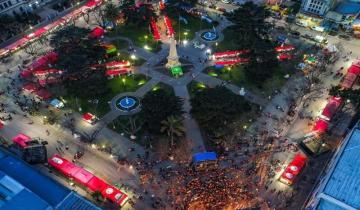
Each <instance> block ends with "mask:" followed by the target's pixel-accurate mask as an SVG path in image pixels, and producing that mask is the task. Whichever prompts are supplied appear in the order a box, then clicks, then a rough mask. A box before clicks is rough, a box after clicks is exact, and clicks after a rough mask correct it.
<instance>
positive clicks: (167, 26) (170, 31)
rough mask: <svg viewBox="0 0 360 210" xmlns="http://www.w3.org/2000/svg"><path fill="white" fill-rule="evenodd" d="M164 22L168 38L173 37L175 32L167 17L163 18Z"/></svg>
mask: <svg viewBox="0 0 360 210" xmlns="http://www.w3.org/2000/svg"><path fill="white" fill-rule="evenodd" d="M164 22H165V26H166V29H167V34H168V36H169V37H172V36H174V34H175V31H174V29H173V27H172V24H171V21H170V18H169V17H168V16H166V15H165V16H164Z"/></svg>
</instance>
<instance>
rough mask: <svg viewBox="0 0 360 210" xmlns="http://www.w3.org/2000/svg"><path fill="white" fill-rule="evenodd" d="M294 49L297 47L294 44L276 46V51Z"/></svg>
mask: <svg viewBox="0 0 360 210" xmlns="http://www.w3.org/2000/svg"><path fill="white" fill-rule="evenodd" d="M294 49H295V47H294V46H293V45H282V46H278V47H275V51H276V52H285V51H291V50H294Z"/></svg>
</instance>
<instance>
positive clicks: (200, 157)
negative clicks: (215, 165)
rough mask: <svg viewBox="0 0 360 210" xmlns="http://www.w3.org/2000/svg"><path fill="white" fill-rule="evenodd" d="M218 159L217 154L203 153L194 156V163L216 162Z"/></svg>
mask: <svg viewBox="0 0 360 210" xmlns="http://www.w3.org/2000/svg"><path fill="white" fill-rule="evenodd" d="M216 159H217V155H216V153H215V152H201V153H196V154H194V155H193V161H194V163H199V162H203V161H214V160H216Z"/></svg>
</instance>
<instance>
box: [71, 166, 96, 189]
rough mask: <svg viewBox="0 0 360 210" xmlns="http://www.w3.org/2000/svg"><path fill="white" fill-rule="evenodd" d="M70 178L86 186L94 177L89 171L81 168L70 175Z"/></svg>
mask: <svg viewBox="0 0 360 210" xmlns="http://www.w3.org/2000/svg"><path fill="white" fill-rule="evenodd" d="M72 177H73V178H74V180H75V181H76V182H78V183H80V184H82V185H86V184H87V183H88V182H89V181H90V179H92V178H93V177H94V175H93V174H92V173H90V172H89V171H87V170H85V169H83V168H81V169H80V170H79V171H77V172H76V173H74V174H72Z"/></svg>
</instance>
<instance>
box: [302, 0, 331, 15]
mask: <svg viewBox="0 0 360 210" xmlns="http://www.w3.org/2000/svg"><path fill="white" fill-rule="evenodd" d="M335 4H336V0H303V1H302V4H301V11H302V12H305V13H310V14H314V15H318V16H324V15H325V14H326V13H327V12H328V11H329V10H330V9H331V8H333V7H334V5H335Z"/></svg>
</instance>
